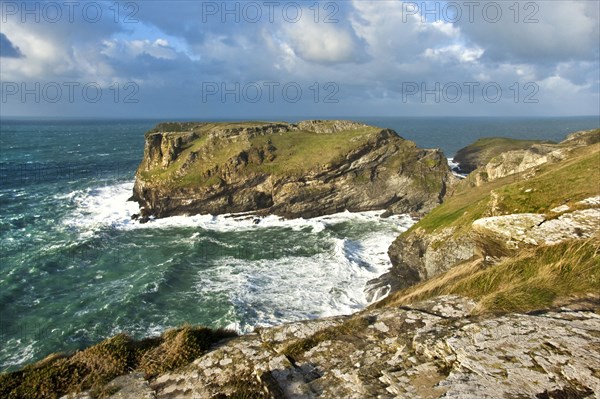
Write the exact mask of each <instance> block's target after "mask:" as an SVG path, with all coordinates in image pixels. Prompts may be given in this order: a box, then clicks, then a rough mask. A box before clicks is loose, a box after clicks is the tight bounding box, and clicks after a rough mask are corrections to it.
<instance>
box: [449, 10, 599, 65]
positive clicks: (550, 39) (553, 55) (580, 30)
mask: <svg viewBox="0 0 600 399" xmlns="http://www.w3.org/2000/svg"><path fill="white" fill-rule="evenodd" d="M496 4H501V5H502V7H501V10H502V11H501V15H502V17H501V18H500V19H499V20H498V21H497V22H490V21H491V20H490V19H489V18H487V17H486V18H487V19H486V18H484V16H483V15H484V13H483V8H479V9H478V12H477V11H476V12H474V14H473V15H474V18H473V22H470V21H469V19H468V18H467V17H466V16H465V17H464V18H461V20H460V21H459V22H458V23H457V26H458V27H459V28H460V30H461V32H462V33H463V34H464V35H465V36H466V37H467V38H468V40H470V41H472V42H473V43H476V44H477V45H479V46H480V47H482V48H485V49H486V52H485V55H486V57H488V58H489V59H490V61H515V62H533V63H540V62H559V61H568V60H571V59H585V60H590V59H598V53H599V47H598V37H599V36H600V31H599V24H600V19H598V15H599V7H600V3H599V2H597V1H561V0H559V1H541V2H520V3H514V2H505V3H504V2H500V3H497V2H496ZM515 5H517V7H516V9H517V10H518V11H519V12H518V13H516V11H515ZM490 14H491V12H490Z"/></svg>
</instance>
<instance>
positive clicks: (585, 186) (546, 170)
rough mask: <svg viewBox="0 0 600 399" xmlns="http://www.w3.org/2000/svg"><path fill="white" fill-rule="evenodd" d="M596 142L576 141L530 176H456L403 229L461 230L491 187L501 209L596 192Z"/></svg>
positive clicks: (599, 151)
mask: <svg viewBox="0 0 600 399" xmlns="http://www.w3.org/2000/svg"><path fill="white" fill-rule="evenodd" d="M599 181H600V144H593V145H589V146H585V147H580V148H577V149H575V150H573V152H572V153H571V154H570V156H569V157H568V158H567V159H565V160H564V161H561V162H559V163H547V164H543V165H541V166H539V167H537V168H536V173H535V176H534V177H531V178H526V176H525V175H524V174H514V175H510V176H506V177H504V178H501V179H498V180H495V181H492V182H488V183H485V184H483V185H481V186H477V187H472V186H471V184H470V181H469V179H465V180H463V181H461V182H460V183H459V184H458V185H457V187H456V188H455V191H454V192H453V193H451V194H452V195H451V196H449V197H447V199H446V200H445V202H444V203H443V204H442V205H440V206H438V207H437V208H435V209H434V210H433V211H431V212H430V213H429V214H427V215H426V216H425V217H424V218H423V219H421V220H420V221H419V223H417V224H415V225H414V226H413V227H412V228H411V229H410V230H409V231H407V232H406V233H404V234H410V233H411V232H412V231H414V230H416V229H423V230H424V231H426V232H433V231H436V230H438V229H442V228H445V227H456V228H457V234H460V233H461V232H463V233H464V232H467V231H468V230H469V229H470V227H471V224H472V223H473V222H474V221H475V220H477V219H479V218H481V217H485V216H490V215H487V214H486V212H488V211H489V206H490V203H491V201H492V191H493V192H494V207H495V209H496V210H498V211H499V212H501V213H502V214H511V213H529V212H531V213H547V212H548V211H550V210H551V209H553V208H555V207H558V206H560V205H574V204H575V202H577V201H581V200H584V199H586V198H589V197H593V196H597V195H600V184H599V183H598V182H599Z"/></svg>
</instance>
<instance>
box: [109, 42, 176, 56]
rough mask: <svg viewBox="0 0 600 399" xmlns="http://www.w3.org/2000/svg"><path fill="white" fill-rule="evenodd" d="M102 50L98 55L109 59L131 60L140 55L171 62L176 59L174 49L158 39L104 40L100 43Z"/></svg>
mask: <svg viewBox="0 0 600 399" xmlns="http://www.w3.org/2000/svg"><path fill="white" fill-rule="evenodd" d="M102 44H103V46H104V48H103V49H102V50H101V51H100V53H102V54H104V55H106V56H108V57H111V58H117V57H127V58H128V59H133V58H135V57H138V56H140V55H143V54H144V55H148V56H150V57H154V58H158V59H167V60H173V59H175V58H177V54H176V51H175V49H173V47H171V46H170V45H169V42H168V41H167V40H165V39H161V38H158V39H156V40H154V41H150V40H130V41H126V40H117V39H112V40H104V41H103V42H102Z"/></svg>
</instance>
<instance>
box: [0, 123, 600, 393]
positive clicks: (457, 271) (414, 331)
mask: <svg viewBox="0 0 600 399" xmlns="http://www.w3.org/2000/svg"><path fill="white" fill-rule="evenodd" d="M320 123H321V122H315V124H320ZM176 127H177V128H178V129H180V128H181V125H177V126H176ZM183 127H187V126H183ZM333 130H335V128H332V129H331V130H330V133H326V134H331V132H332V131H333ZM152 135H153V133H150V134H149V135H148V136H149V137H150V138H151V137H152ZM167 137H169V140H171V139H172V137H171V136H167ZM174 137H175V142H177V136H174ZM598 137H600V131H590V132H582V133H576V134H573V135H570V136H569V137H568V138H567V140H565V141H563V142H562V143H560V144H558V145H557V146H560V147H561V148H560V149H559V150H560V151H561V157H556V158H554V157H553V158H547V159H546V161H545V162H541V163H538V162H537V161H536V162H534V163H535V165H534V166H532V167H531V168H530V169H528V170H527V171H526V173H524V174H522V175H516V174H514V173H513V174H509V175H507V176H502V177H498V178H495V179H491V180H487V181H483V180H474V178H473V175H470V176H469V177H468V178H467V179H465V180H463V181H461V182H460V183H459V184H456V185H453V186H450V192H449V193H448V194H449V195H448V196H447V197H446V198H445V201H444V203H443V204H442V205H440V206H438V207H436V208H435V209H433V210H432V211H431V212H430V213H428V214H427V215H426V216H425V217H424V218H422V219H421V220H420V221H419V222H418V223H417V224H415V225H414V226H413V227H412V228H411V229H410V230H409V231H407V232H406V233H404V234H403V235H401V236H400V237H399V238H398V239H397V240H396V241H395V242H394V244H393V245H392V247H391V248H390V250H389V254H390V257H391V258H392V260H393V263H394V267H393V269H392V270H391V271H390V273H389V274H388V275H387V276H384V277H383V278H381V279H378V280H377V281H375V282H373V284H372V286H373V287H374V288H373V289H379V290H381V289H382V287H385V289H386V290H390V289H391V288H393V291H394V292H391V293H390V295H388V296H387V297H386V298H385V299H383V300H381V301H379V302H376V303H375V304H373V305H371V306H370V307H369V308H367V309H364V310H363V311H361V312H358V313H356V314H353V315H350V316H340V317H330V318H323V319H317V320H308V321H301V322H296V323H289V324H284V325H280V326H277V327H273V328H257V329H256V330H255V331H254V332H252V333H250V334H247V335H244V336H236V334H234V333H232V332H230V331H223V330H217V331H213V330H209V329H207V328H203V327H190V326H186V327H182V328H178V329H173V330H169V331H167V332H165V333H164V334H163V335H162V336H160V337H156V338H148V339H145V340H142V341H134V340H132V339H130V338H128V337H127V336H125V335H122V334H121V335H117V336H115V337H113V338H110V339H107V340H105V341H103V342H101V343H99V344H97V345H95V346H92V347H90V348H87V349H85V350H82V351H78V352H76V353H74V354H72V355H59V354H57V355H51V356H49V357H48V358H46V359H44V360H42V361H40V362H37V363H35V364H32V365H29V366H27V367H25V368H23V369H21V370H18V371H15V372H13V373H7V374H0V397H3V398H4V397H6V398H11V399H13V398H14V399H17V398H19V399H21V398H26V399H28V398H53V399H55V398H56V399H57V398H61V399H91V398H110V399H123V398H127V399H138V398H139V399H142V398H144V399H145V398H154V399H174V398H182V399H183V398H218V399H224V398H277V399H279V398H316V397H320V398H357V399H359V398H360V399H362V398H390V399H391V398H414V399H425V398H446V399H448V398H454V399H466V398H477V399H496V398H531V399H544V398H547V399H550V398H555V399H558V398H565V399H588V398H590V399H591V398H595V397H600V373H599V371H598V370H600V335H599V333H598V331H600V294H599V293H600V184H598V182H600V140H599V139H598ZM163 139H164V138H161V141H162V140H163ZM194 140H195V139H194ZM183 141H184V140H183V139H182V142H183ZM176 146H178V145H176ZM181 146H183V147H185V146H186V144H181ZM158 148H159V147H156V146H149V147H147V150H148V151H149V152H152V151H154V152H153V154H154V155H152V156H148V157H146V158H145V160H152V159H154V161H153V163H156V162H159V163H162V159H163V157H164V154H167V158H166V159H167V160H169V159H171V158H172V157H173V155H169V154H175V153H176V152H177V151H175V152H170V151H169V148H171V145H170V144H168V145H165V149H164V151H163V150H162V149H161V152H160V154H161V155H160V156H158V155H156V154H157V152H156V151H158ZM411 148H414V147H411ZM150 150H152V151H150ZM516 151H528V150H527V149H525V150H522V149H521V150H516ZM497 156H505V154H504V155H503V154H499V155H497ZM176 158H177V156H175V158H173V159H176ZM503 159H507V160H509V159H511V158H507V157H505V158H503ZM168 162H171V161H167V163H168ZM490 162H491V160H490V161H489V162H488V163H487V164H486V165H488V164H489V163H490ZM519 162H521V161H519ZM142 166H143V165H142ZM484 166H485V165H484ZM143 167H144V168H145V166H143ZM141 168H142V167H141ZM151 169H152V168H151ZM477 170H481V167H480V168H479V169H477ZM477 170H476V171H475V172H473V173H476V172H477ZM503 170H510V168H506V169H503ZM138 173H143V169H142V172H138ZM68 393H70V394H69V395H67V394H68ZM63 395H66V396H63Z"/></svg>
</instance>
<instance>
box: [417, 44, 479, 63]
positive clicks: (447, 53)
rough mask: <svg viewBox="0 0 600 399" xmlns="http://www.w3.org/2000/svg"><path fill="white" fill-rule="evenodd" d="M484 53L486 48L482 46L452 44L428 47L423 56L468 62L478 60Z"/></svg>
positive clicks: (439, 59)
mask: <svg viewBox="0 0 600 399" xmlns="http://www.w3.org/2000/svg"><path fill="white" fill-rule="evenodd" d="M483 53H484V50H483V49H482V48H480V47H473V48H466V47H464V46H461V45H459V44H452V45H450V46H446V47H442V48H436V49H431V48H428V49H426V50H425V51H424V52H423V56H424V57H425V58H431V59H434V60H438V61H442V62H445V61H448V60H456V61H459V62H464V63H467V62H475V61H477V60H478V59H479V58H481V56H482V55H483Z"/></svg>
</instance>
